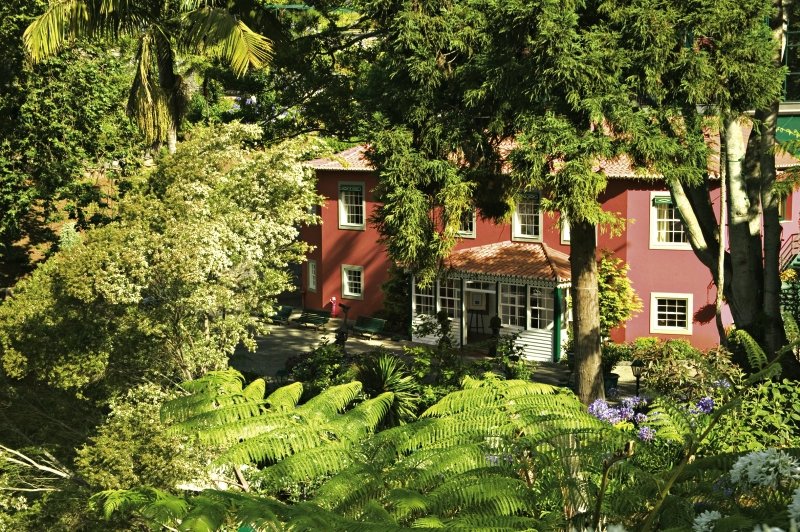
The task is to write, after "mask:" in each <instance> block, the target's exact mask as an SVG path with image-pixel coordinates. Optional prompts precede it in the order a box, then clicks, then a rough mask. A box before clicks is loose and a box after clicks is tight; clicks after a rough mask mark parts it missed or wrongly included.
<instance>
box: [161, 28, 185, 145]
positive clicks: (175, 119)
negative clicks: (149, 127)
mask: <svg viewBox="0 0 800 532" xmlns="http://www.w3.org/2000/svg"><path fill="white" fill-rule="evenodd" d="M156 56H157V60H158V84H159V86H160V87H161V89H162V90H163V91H164V94H166V95H167V110H168V111H169V124H167V139H166V140H167V150H168V151H169V153H175V151H176V150H177V149H178V125H179V124H180V122H181V118H182V117H181V114H182V112H181V110H182V108H183V104H182V101H181V79H180V76H178V75H177V74H175V52H174V50H173V49H172V45H171V44H170V42H169V40H167V39H166V38H165V37H163V36H159V37H158V38H157V39H156Z"/></svg>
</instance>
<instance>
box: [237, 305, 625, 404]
mask: <svg viewBox="0 0 800 532" xmlns="http://www.w3.org/2000/svg"><path fill="white" fill-rule="evenodd" d="M340 323H341V321H340V320H337V319H332V320H331V321H330V322H329V324H328V327H327V329H326V330H325V331H317V330H316V329H313V328H307V327H301V326H296V325H273V326H271V332H270V334H269V335H267V336H260V337H257V338H256V351H255V352H252V353H251V352H249V351H247V350H246V349H244V348H243V347H240V348H239V349H237V351H236V353H235V354H234V355H233V357H232V358H231V366H233V367H234V368H236V369H238V370H239V371H242V372H245V373H249V374H254V375H262V376H267V377H274V376H275V375H276V373H277V372H278V371H280V370H283V369H284V367H285V364H286V360H287V359H288V358H289V357H291V356H294V355H298V354H302V353H308V352H310V351H311V350H312V349H314V348H315V347H317V346H319V345H320V344H321V343H322V342H328V343H333V341H334V332H333V331H335V330H336V328H337V327H338V326H339V325H340ZM409 345H414V344H412V343H411V342H409V341H392V340H389V339H387V338H375V339H372V340H368V339H365V338H359V337H357V336H353V335H351V337H350V339H348V340H347V349H348V350H349V351H351V352H357V353H358V352H364V351H371V350H374V349H377V348H379V347H383V348H384V349H386V350H388V351H393V352H397V353H400V352H402V350H403V347H404V346H409ZM615 373H618V374H619V375H620V379H619V386H618V388H619V390H620V394H621V395H623V396H625V395H633V394H634V392H635V387H636V385H635V380H634V378H633V374H632V373H631V370H630V366H628V365H622V364H621V365H620V366H618V367H617V368H616V369H615ZM533 380H534V381H536V382H543V383H546V384H553V385H556V386H566V385H567V384H568V383H569V370H568V369H567V367H566V365H564V364H556V363H551V362H540V363H538V364H537V368H536V371H535V373H534V375H533Z"/></svg>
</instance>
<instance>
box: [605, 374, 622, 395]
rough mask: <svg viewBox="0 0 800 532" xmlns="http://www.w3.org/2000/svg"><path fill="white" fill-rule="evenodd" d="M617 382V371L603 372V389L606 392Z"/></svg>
mask: <svg viewBox="0 0 800 532" xmlns="http://www.w3.org/2000/svg"><path fill="white" fill-rule="evenodd" d="M618 383H619V373H605V374H603V389H604V390H605V392H606V394H608V391H609V390H610V389H612V388H616V387H617V384H618Z"/></svg>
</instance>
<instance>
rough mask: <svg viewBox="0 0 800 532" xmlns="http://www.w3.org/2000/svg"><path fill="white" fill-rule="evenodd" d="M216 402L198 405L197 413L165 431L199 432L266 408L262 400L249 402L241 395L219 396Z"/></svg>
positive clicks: (184, 413)
mask: <svg viewBox="0 0 800 532" xmlns="http://www.w3.org/2000/svg"><path fill="white" fill-rule="evenodd" d="M217 404H218V406H217V407H216V408H206V406H207V405H205V404H204V405H201V406H199V407H198V408H197V411H198V413H196V414H195V415H193V416H191V417H187V418H186V419H184V420H183V421H181V422H179V423H175V424H173V425H172V426H171V427H169V429H168V430H167V432H168V433H171V434H194V433H199V432H201V431H204V430H206V429H210V428H214V427H220V426H224V425H230V424H232V423H236V422H239V421H244V420H248V419H252V418H255V417H256V416H259V415H261V414H263V413H264V411H265V409H266V405H265V404H264V402H263V401H260V402H251V401H249V400H247V399H244V398H242V397H225V398H220V399H219V401H218V403H217ZM173 412H174V411H173ZM187 414H188V412H185V411H184V412H182V413H181V414H179V415H181V416H183V415H187ZM201 436H202V434H201Z"/></svg>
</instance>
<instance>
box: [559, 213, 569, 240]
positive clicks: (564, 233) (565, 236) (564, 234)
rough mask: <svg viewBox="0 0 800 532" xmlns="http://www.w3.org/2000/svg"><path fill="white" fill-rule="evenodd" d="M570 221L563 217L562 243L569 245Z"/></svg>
mask: <svg viewBox="0 0 800 532" xmlns="http://www.w3.org/2000/svg"><path fill="white" fill-rule="evenodd" d="M569 239H570V236H569V220H567V218H566V217H564V216H562V217H561V243H562V244H569Z"/></svg>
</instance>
